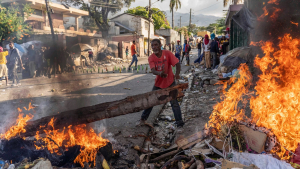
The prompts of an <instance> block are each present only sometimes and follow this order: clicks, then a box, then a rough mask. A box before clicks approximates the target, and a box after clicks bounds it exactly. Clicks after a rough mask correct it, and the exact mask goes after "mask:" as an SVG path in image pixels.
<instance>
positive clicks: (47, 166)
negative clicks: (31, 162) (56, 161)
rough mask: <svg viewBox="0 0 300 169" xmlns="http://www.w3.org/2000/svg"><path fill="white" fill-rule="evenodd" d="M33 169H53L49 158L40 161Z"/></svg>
mask: <svg viewBox="0 0 300 169" xmlns="http://www.w3.org/2000/svg"><path fill="white" fill-rule="evenodd" d="M32 169H53V168H52V165H51V163H50V161H49V160H46V161H44V160H42V161H39V162H38V163H37V164H36V165H35V166H34V167H32Z"/></svg>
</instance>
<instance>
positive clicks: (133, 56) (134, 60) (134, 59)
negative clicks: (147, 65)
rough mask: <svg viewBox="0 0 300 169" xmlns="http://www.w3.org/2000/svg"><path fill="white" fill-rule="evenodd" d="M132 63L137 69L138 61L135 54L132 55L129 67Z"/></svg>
mask: <svg viewBox="0 0 300 169" xmlns="http://www.w3.org/2000/svg"><path fill="white" fill-rule="evenodd" d="M134 62H135V67H137V62H138V59H137V56H136V54H134V55H132V61H131V64H130V66H129V67H131V66H132V64H133V63H134Z"/></svg>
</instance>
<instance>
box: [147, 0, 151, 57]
mask: <svg viewBox="0 0 300 169" xmlns="http://www.w3.org/2000/svg"><path fill="white" fill-rule="evenodd" d="M148 10H149V30H148V57H149V56H150V30H151V0H149V8H148Z"/></svg>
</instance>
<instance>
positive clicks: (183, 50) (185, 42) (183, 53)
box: [181, 40, 187, 63]
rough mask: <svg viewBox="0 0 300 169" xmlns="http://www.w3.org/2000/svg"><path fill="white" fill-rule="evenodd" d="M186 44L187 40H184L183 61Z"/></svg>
mask: <svg viewBox="0 0 300 169" xmlns="http://www.w3.org/2000/svg"><path fill="white" fill-rule="evenodd" d="M186 45H187V40H184V44H183V52H182V59H181V63H182V62H183V58H184V56H185V46H186Z"/></svg>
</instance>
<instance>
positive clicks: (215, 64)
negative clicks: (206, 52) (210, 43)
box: [210, 52, 218, 69]
mask: <svg viewBox="0 0 300 169" xmlns="http://www.w3.org/2000/svg"><path fill="white" fill-rule="evenodd" d="M210 54H211V56H212V59H213V69H214V68H215V67H216V66H217V62H218V58H217V57H218V56H217V53H216V52H210Z"/></svg>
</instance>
